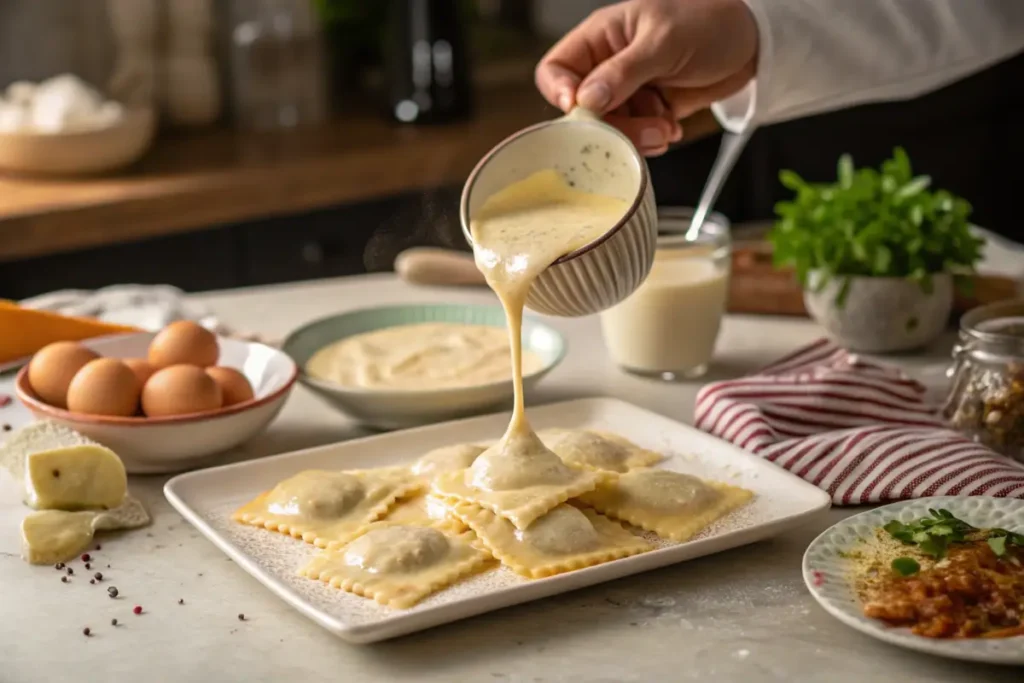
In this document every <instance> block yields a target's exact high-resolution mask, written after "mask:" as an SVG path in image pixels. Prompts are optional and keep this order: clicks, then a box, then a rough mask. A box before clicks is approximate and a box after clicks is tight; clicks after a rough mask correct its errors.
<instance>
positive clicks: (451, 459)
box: [412, 443, 485, 478]
mask: <svg viewBox="0 0 1024 683" xmlns="http://www.w3.org/2000/svg"><path fill="white" fill-rule="evenodd" d="M484 450H485V449H484V447H483V446H477V445H476V444H472V443H460V444H455V445H454V446H442V447H441V448H435V449H434V450H432V451H428V452H427V453H426V454H424V455H423V456H422V457H420V459H419V460H417V461H416V462H415V463H414V464H413V466H412V472H413V474H417V475H419V476H421V477H428V478H429V477H433V476H434V475H435V474H438V473H439V472H451V471H452V470H464V469H466V468H467V467H469V466H470V465H472V464H473V461H474V460H476V459H477V456H479V455H480V454H481V453H483V452H484Z"/></svg>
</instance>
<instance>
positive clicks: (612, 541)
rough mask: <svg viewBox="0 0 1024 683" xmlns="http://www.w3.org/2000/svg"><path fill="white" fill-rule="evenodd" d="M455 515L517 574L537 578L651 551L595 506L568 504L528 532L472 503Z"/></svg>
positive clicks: (458, 507)
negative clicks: (585, 506) (591, 507)
mask: <svg viewBox="0 0 1024 683" xmlns="http://www.w3.org/2000/svg"><path fill="white" fill-rule="evenodd" d="M454 512H455V514H456V515H457V516H458V517H459V518H460V519H461V520H462V521H463V522H464V523H465V524H466V525H467V526H468V527H469V528H471V529H472V530H473V531H475V532H476V534H477V536H478V537H479V538H480V540H481V541H482V542H483V543H484V545H486V546H487V549H488V550H490V551H491V554H492V555H494V557H496V558H497V559H499V560H500V561H501V562H502V564H504V565H506V566H508V567H509V568H510V569H512V570H513V571H514V572H516V573H517V574H521V575H522V576H526V577H529V578H533V579H537V578H541V577H545V576H552V575H554V574H561V573H564V572H570V571H573V570H576V569H582V568H584V567H590V566H593V565H595V564H601V563H603V562H609V561H611V560H616V559H619V558H622V557H627V556H629V555H636V554H638V553H642V552H645V551H647V550H650V549H651V545H650V544H649V543H648V542H647V541H645V540H644V539H643V538H640V537H639V536H635V535H633V534H632V533H630V532H629V531H627V530H626V529H624V528H623V527H622V525H621V524H619V523H618V522H614V521H612V520H610V519H608V518H607V517H604V516H603V515H600V514H598V513H597V512H595V511H594V510H589V509H584V510H581V509H579V508H576V507H574V506H573V505H569V504H566V503H563V504H561V505H558V506H557V507H555V508H554V509H553V510H551V511H550V512H548V513H547V514H546V515H543V516H542V517H540V518H538V519H537V520H536V521H534V522H533V523H532V524H531V525H530V526H529V527H527V528H526V529H525V530H519V529H516V528H515V526H513V525H512V523H511V522H509V521H508V520H507V519H504V518H502V517H499V516H498V515H496V514H494V513H493V512H491V511H490V510H487V509H485V508H482V507H480V506H479V505H474V504H472V503H458V504H456V505H455V507H454Z"/></svg>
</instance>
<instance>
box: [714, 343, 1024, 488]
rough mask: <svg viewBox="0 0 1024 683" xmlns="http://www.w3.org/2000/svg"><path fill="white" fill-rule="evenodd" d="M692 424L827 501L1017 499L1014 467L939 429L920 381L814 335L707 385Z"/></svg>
mask: <svg viewBox="0 0 1024 683" xmlns="http://www.w3.org/2000/svg"><path fill="white" fill-rule="evenodd" d="M695 421H696V425H697V426H698V427H699V428H700V429H703V430H704V431H706V432H709V433H711V434H714V435H716V436H719V437H721V438H723V439H725V440H727V441H730V442H732V443H734V444H736V445H737V446H739V447H741V448H743V449H745V450H748V451H750V452H752V453H755V454H757V455H759V456H761V457H763V458H765V459H767V460H770V461H772V462H774V463H775V464H777V465H779V466H780V467H783V468H785V469H787V470H789V471H790V472H792V473H794V474H796V475H797V476H799V477H801V478H802V479H805V480H806V481H809V482H811V483H812V484H814V485H815V486H818V487H819V488H822V489H824V490H826V491H828V493H829V494H830V495H831V496H832V502H833V503H834V504H835V505H856V504H861V503H878V502H884V501H893V500H903V499H906V498H921V497H924V496H942V495H966V496H972V495H973V496H977V495H986V496H1007V497H1014V498H1024V467H1022V466H1020V465H1018V464H1017V463H1015V462H1014V461H1012V460H1009V459H1007V458H1004V457H1002V456H1000V455H998V454H996V453H995V452H993V451H992V450H990V449H989V448H987V447H985V446H982V445H980V444H976V443H974V442H973V441H971V440H970V439H967V438H965V437H963V436H961V435H960V434H958V433H956V432H954V431H951V430H949V429H947V428H946V427H945V426H944V424H943V421H942V419H941V417H940V416H939V414H938V409H937V408H936V406H934V405H932V404H929V403H928V402H927V401H926V400H925V387H924V386H922V385H921V384H919V383H918V382H915V381H914V380H912V379H910V378H908V377H907V376H906V375H904V374H903V373H902V372H900V371H899V370H897V369H895V368H891V367H886V366H882V365H877V364H874V363H870V362H867V361H866V360H864V359H863V358H860V357H859V356H857V355H854V354H851V353H848V352H847V351H845V350H843V349H841V348H839V347H838V346H836V345H835V344H833V343H832V342H830V341H827V340H824V339H823V340H820V341H817V342H815V343H814V344H811V345H810V346H807V347H805V348H803V349H801V350H800V351H797V352H796V353H794V354H792V355H789V356H787V357H785V358H783V359H782V360H779V361H777V362H776V363H773V364H772V365H769V366H768V367H767V368H764V369H763V370H761V371H760V372H759V373H757V374H756V375H752V376H749V377H744V378H741V379H737V380H729V381H724V382H715V383H713V384H708V385H707V386H705V387H704V388H703V389H701V391H700V393H699V394H698V395H697V408H696V418H695Z"/></svg>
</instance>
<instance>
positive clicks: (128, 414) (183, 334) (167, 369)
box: [15, 321, 298, 474]
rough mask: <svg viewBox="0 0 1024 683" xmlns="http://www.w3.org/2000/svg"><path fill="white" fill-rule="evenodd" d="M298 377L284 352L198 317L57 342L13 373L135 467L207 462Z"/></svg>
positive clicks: (258, 423) (172, 468) (276, 405)
mask: <svg viewBox="0 0 1024 683" xmlns="http://www.w3.org/2000/svg"><path fill="white" fill-rule="evenodd" d="M297 377H298V368H297V367H296V365H295V363H294V362H293V361H292V360H291V358H289V357H288V356H287V355H286V354H284V353H282V352H281V351H278V350H277V349H274V348H272V347H270V346H267V345H265V344H259V343H256V342H249V341H241V340H236V339H229V338H226V337H218V336H216V335H214V334H213V333H212V332H210V331H209V330H207V329H205V328H204V327H202V326H200V325H198V324H196V323H193V322H191V321H179V322H175V323H172V324H170V325H168V326H167V327H165V328H164V329H163V330H161V331H160V332H157V333H155V334H154V333H150V332H140V333H136V334H123V335H116V336H110V337H101V338H97V339H91V340H86V341H82V342H70V341H65V342H56V343H53V344H50V345H48V346H46V347H44V348H42V349H40V350H39V351H38V352H37V353H36V354H35V355H34V356H33V357H32V359H31V360H30V361H29V363H28V365H26V366H25V367H23V368H22V369H21V371H20V372H19V373H18V377H17V379H16V380H15V389H16V392H17V395H18V398H19V399H20V400H21V402H22V403H24V404H25V406H26V407H27V408H28V409H29V411H31V412H32V414H33V415H34V416H35V417H36V418H37V419H41V420H51V421H53V422H58V423H60V424H63V425H65V426H67V427H70V428H71V429H74V430H76V431H78V432H80V433H82V434H84V435H86V436H88V437H90V438H92V439H95V440H96V441H99V442H100V443H102V444H104V445H106V446H108V447H109V448H111V449H112V450H114V451H115V452H116V453H117V454H118V455H119V456H121V459H122V460H123V461H124V464H125V468H126V469H127V470H128V472H130V473H132V474H152V473H162V472H179V471H182V470H186V469H191V468H194V467H199V466H203V465H206V464H209V460H210V458H211V457H212V456H215V455H217V454H219V453H222V452H224V451H226V450H228V449H230V448H233V447H235V446H237V445H239V444H241V443H243V442H244V441H246V440H248V439H249V438H250V437H252V436H254V435H255V434H257V433H258V432H260V431H261V430H262V429H263V428H264V427H266V426H267V425H268V424H269V423H270V422H271V421H272V420H273V419H274V418H275V417H276V416H277V414H278V412H280V410H281V408H282V407H283V406H284V403H285V401H286V400H287V398H288V395H289V394H290V393H291V389H292V386H293V385H294V384H295V380H296V378H297Z"/></svg>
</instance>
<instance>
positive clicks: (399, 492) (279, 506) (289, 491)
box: [234, 468, 422, 548]
mask: <svg viewBox="0 0 1024 683" xmlns="http://www.w3.org/2000/svg"><path fill="white" fill-rule="evenodd" d="M421 487H422V484H421V483H420V482H419V481H418V480H417V479H416V478H415V477H413V476H412V475H411V474H410V473H409V472H408V471H406V470H405V469H404V468H383V469H378V470H352V471H347V472H337V471H330V470H306V471H304V472H299V473H298V474H296V475H295V476H293V477H291V478H289V479H285V480H284V481H282V482H280V483H279V484H278V485H277V486H275V487H274V488H273V489H272V490H270V491H268V492H266V493H263V494H261V495H259V496H257V497H256V498H255V499H253V500H252V501H250V502H249V503H246V504H245V505H243V506H242V507H241V508H239V509H238V510H237V511H236V512H235V514H234V519H235V520H236V521H238V522H242V523H243V524H250V525H252V526H258V527H263V528H265V529H269V530H270V531H277V532H279V533H282V534H289V535H291V536H293V537H295V538H301V539H302V540H304V541H306V542H307V543H313V544H315V545H317V546H319V547H321V548H322V547H326V546H327V545H328V544H330V543H338V542H343V541H346V540H348V539H350V538H352V537H353V536H354V535H355V534H356V533H358V532H359V531H361V530H362V529H363V528H364V527H366V525H368V524H369V523H370V522H372V521H374V520H376V519H378V518H380V517H381V516H382V515H384V514H385V513H386V512H387V511H388V509H389V508H390V507H391V505H392V504H393V503H394V502H395V500H397V499H398V498H400V497H402V496H406V495H410V494H412V493H413V492H414V491H416V490H417V489H420V488H421Z"/></svg>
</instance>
